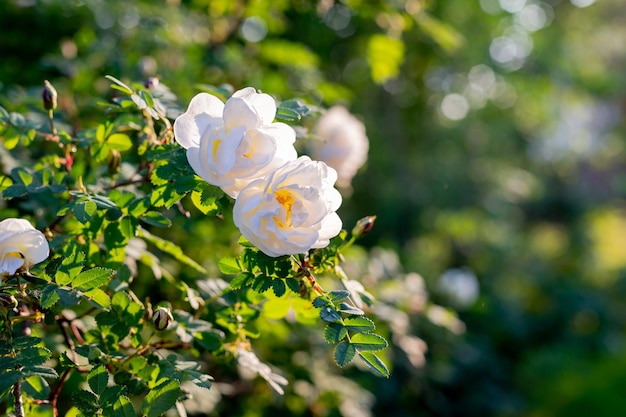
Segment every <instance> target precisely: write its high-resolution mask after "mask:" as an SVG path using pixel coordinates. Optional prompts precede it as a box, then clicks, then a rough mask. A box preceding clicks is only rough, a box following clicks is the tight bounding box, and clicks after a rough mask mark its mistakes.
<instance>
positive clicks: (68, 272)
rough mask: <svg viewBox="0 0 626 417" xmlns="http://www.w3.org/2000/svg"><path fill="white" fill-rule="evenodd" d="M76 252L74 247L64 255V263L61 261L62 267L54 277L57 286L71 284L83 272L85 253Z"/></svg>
mask: <svg viewBox="0 0 626 417" xmlns="http://www.w3.org/2000/svg"><path fill="white" fill-rule="evenodd" d="M76 250H77V249H76V247H73V248H70V250H68V251H66V252H65V253H64V254H63V256H64V257H63V261H61V265H60V266H59V268H58V269H57V272H56V274H55V276H54V280H55V281H56V283H57V284H59V285H66V284H69V283H70V282H72V280H73V279H74V278H75V277H76V276H77V275H78V274H79V273H80V271H82V270H83V265H84V263H85V253H84V252H76Z"/></svg>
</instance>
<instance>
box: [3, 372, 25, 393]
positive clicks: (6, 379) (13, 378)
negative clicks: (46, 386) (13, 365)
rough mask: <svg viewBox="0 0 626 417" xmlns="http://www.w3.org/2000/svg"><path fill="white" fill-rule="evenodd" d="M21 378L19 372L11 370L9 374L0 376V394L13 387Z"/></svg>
mask: <svg viewBox="0 0 626 417" xmlns="http://www.w3.org/2000/svg"><path fill="white" fill-rule="evenodd" d="M21 377H22V374H21V372H19V371H16V370H11V371H9V372H5V373H3V374H0V393H2V392H4V391H6V390H8V389H9V388H11V386H13V385H14V384H15V383H16V382H17V381H19V380H20V378H21Z"/></svg>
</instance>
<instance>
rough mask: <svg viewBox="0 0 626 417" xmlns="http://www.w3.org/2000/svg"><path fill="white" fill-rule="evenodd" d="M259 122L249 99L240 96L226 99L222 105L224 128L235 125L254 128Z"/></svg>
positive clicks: (230, 127)
mask: <svg viewBox="0 0 626 417" xmlns="http://www.w3.org/2000/svg"><path fill="white" fill-rule="evenodd" d="M260 124H261V119H260V117H259V115H258V114H257V112H256V109H255V108H254V107H253V106H252V104H251V103H250V102H249V101H247V100H245V99H243V98H241V97H231V98H229V99H228V101H227V102H226V106H225V107H224V126H225V127H226V129H233V128H235V127H237V126H245V127H246V128H247V129H255V128H257V127H258V126H259V125H260Z"/></svg>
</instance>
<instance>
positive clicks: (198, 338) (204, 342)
mask: <svg viewBox="0 0 626 417" xmlns="http://www.w3.org/2000/svg"><path fill="white" fill-rule="evenodd" d="M194 341H195V342H196V343H197V344H198V345H200V346H202V347H203V348H204V349H206V350H209V351H214V350H218V349H219V348H220V347H222V337H221V336H220V335H219V334H218V333H215V332H199V333H196V334H194Z"/></svg>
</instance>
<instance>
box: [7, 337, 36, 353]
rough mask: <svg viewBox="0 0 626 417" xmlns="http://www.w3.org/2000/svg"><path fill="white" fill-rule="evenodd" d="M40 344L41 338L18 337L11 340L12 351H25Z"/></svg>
mask: <svg viewBox="0 0 626 417" xmlns="http://www.w3.org/2000/svg"><path fill="white" fill-rule="evenodd" d="M40 343H41V338H39V337H35V336H19V337H16V338H15V339H13V349H15V350H20V349H27V348H30V347H33V346H36V345H38V344H40Z"/></svg>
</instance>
